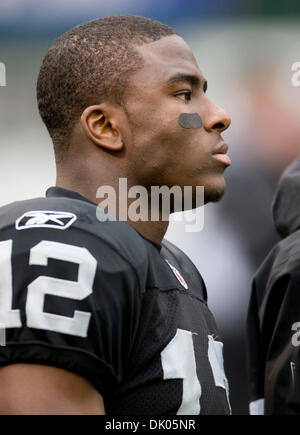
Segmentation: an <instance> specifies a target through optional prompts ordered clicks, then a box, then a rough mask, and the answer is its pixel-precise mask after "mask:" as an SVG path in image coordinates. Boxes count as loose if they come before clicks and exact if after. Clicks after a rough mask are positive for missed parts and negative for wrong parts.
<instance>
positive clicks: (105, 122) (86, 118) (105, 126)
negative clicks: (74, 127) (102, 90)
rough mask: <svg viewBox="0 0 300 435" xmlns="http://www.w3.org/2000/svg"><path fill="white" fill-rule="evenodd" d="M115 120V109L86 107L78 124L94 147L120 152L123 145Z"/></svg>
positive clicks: (97, 106)
mask: <svg viewBox="0 0 300 435" xmlns="http://www.w3.org/2000/svg"><path fill="white" fill-rule="evenodd" d="M117 120H118V115H117V108H115V107H113V106H112V105H106V104H99V105H95V106H89V107H87V108H86V109H85V110H84V111H83V113H82V115H81V118H80V123H81V126H82V128H83V130H84V132H85V134H86V135H87V136H88V137H89V139H91V140H92V141H93V142H94V143H95V144H96V145H98V146H101V147H102V148H105V149H107V150H110V151H120V150H121V149H122V148H123V145H124V144H123V140H122V136H121V132H120V129H119V128H118V123H117Z"/></svg>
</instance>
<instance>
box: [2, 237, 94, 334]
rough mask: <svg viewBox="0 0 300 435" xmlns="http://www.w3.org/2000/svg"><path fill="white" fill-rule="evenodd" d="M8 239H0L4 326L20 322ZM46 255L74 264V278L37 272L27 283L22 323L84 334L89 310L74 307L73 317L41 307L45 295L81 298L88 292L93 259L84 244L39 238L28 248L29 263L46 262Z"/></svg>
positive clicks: (89, 290) (45, 264)
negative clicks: (76, 265)
mask: <svg viewBox="0 0 300 435" xmlns="http://www.w3.org/2000/svg"><path fill="white" fill-rule="evenodd" d="M12 246H13V241H12V240H6V241H4V242H0V270H1V277H0V323H3V324H4V325H5V327H6V328H20V327H21V326H22V322H21V315H20V310H18V309H15V310H13V309H12V308H11V307H12V300H13V282H12V265H11V255H12ZM48 258H53V259H55V260H61V261H71V262H73V263H75V264H78V279H77V281H69V280H65V279H58V278H52V277H49V276H39V277H38V278H36V279H35V280H34V281H33V282H32V283H30V284H29V285H28V292H27V300H26V306H25V311H26V324H27V326H28V327H30V328H37V329H46V330H48V331H55V332H61V333H63V334H70V335H76V336H79V337H86V336H87V330H88V327H89V323H90V318H91V313H88V312H86V311H77V310H75V311H74V315H73V317H66V316H62V315H58V314H50V313H46V312H44V311H43V307H44V301H45V295H54V296H61V297H64V298H70V299H76V300H82V299H84V298H86V297H87V296H89V295H90V294H91V293H92V291H93V289H92V286H93V282H94V278H95V274H96V269H97V261H96V259H95V258H94V257H93V256H92V254H91V253H90V252H89V251H88V250H87V249H86V248H80V247H78V246H73V245H66V244H64V243H58V242H50V241H47V240H43V241H41V242H40V243H38V244H37V245H36V246H34V247H33V248H32V249H31V250H30V256H29V265H30V266H31V265H39V266H47V264H48Z"/></svg>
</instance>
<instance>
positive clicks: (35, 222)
mask: <svg viewBox="0 0 300 435" xmlns="http://www.w3.org/2000/svg"><path fill="white" fill-rule="evenodd" d="M76 219H77V216H76V215H75V214H73V213H68V212H63V211H46V210H35V211H28V212H26V213H25V214H23V216H21V217H20V218H19V219H17V221H16V229H17V230H26V229H28V228H56V229H60V230H65V229H67V228H69V226H70V225H72V223H73V222H74V221H75V220H76Z"/></svg>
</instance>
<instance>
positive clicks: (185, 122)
mask: <svg viewBox="0 0 300 435" xmlns="http://www.w3.org/2000/svg"><path fill="white" fill-rule="evenodd" d="M178 122H179V124H180V125H181V127H183V128H201V127H202V120H201V118H200V116H199V115H198V113H181V115H180V116H179V118H178Z"/></svg>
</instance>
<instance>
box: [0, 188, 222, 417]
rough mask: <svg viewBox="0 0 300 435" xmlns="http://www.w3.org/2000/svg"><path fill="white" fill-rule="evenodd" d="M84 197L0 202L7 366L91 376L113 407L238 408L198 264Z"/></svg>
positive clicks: (64, 193) (0, 315)
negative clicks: (30, 366) (35, 366)
mask: <svg viewBox="0 0 300 435" xmlns="http://www.w3.org/2000/svg"><path fill="white" fill-rule="evenodd" d="M102 212H103V213H104V211H103V210H102V211H101V209H100V211H99V207H98V208H97V206H96V205H95V204H94V203H92V202H90V201H89V200H87V199H85V198H83V197H82V196H81V195H79V194H77V193H75V192H71V191H68V190H65V189H61V188H50V189H49V190H48V192H47V197H46V198H37V199H32V200H27V201H22V202H16V203H13V204H10V205H8V206H5V207H2V208H1V209H0V271H1V274H0V323H1V324H2V325H4V326H5V335H6V337H5V340H6V343H5V346H0V365H2V366H3V365H7V364H11V363H16V362H28V363H39V364H46V365H53V366H56V367H61V368H64V369H66V370H70V371H72V372H75V373H77V374H79V375H81V376H83V377H85V378H86V379H88V380H89V381H90V382H91V383H92V384H93V385H94V386H95V388H96V389H97V390H98V391H99V392H100V394H101V395H102V396H103V398H104V404H105V410H106V413H107V414H115V415H118V414H120V415H121V414H125V415H126V414H127V415H129V414H136V415H137V414H157V415H163V414H228V413H230V406H229V401H228V384H227V379H226V376H225V374H224V368H223V356H222V347H223V345H222V342H221V340H220V337H219V334H218V331H217V327H216V324H215V321H214V318H213V316H212V314H211V312H210V311H209V309H208V307H207V302H206V289H205V285H204V282H203V280H202V278H201V276H200V274H199V272H198V271H197V269H196V268H195V266H194V265H193V263H192V262H191V261H190V260H189V259H188V258H187V257H186V255H184V254H183V252H181V251H180V250H179V249H178V248H176V247H175V246H174V245H173V244H171V243H170V242H168V241H164V242H163V243H162V245H157V244H155V243H153V242H151V241H150V240H148V239H146V238H144V237H143V236H141V235H140V234H139V233H138V232H137V231H136V230H134V229H133V228H132V227H131V226H130V225H129V224H128V223H127V222H124V221H115V222H112V221H109V220H108V221H103V219H102V221H100V220H99V213H102Z"/></svg>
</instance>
